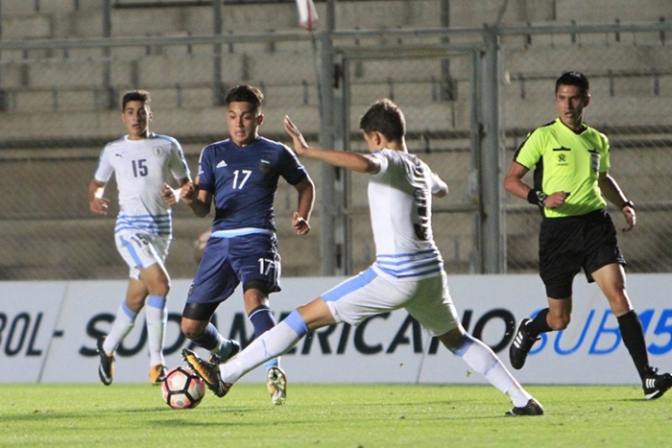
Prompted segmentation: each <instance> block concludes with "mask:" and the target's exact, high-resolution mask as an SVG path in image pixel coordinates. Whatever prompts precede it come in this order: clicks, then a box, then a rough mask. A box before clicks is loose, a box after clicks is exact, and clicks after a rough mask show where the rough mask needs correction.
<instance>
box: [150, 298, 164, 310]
mask: <svg viewBox="0 0 672 448" xmlns="http://www.w3.org/2000/svg"><path fill="white" fill-rule="evenodd" d="M166 302H167V299H166V298H165V297H161V296H152V295H150V296H149V298H148V299H147V305H148V306H151V307H154V308H158V309H160V310H162V309H164V308H165V307H166Z"/></svg>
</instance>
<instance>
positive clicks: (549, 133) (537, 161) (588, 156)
mask: <svg viewBox="0 0 672 448" xmlns="http://www.w3.org/2000/svg"><path fill="white" fill-rule="evenodd" d="M513 160H514V161H515V162H517V163H519V164H521V165H523V166H524V167H525V168H527V169H529V170H534V188H536V189H539V190H541V191H543V192H544V193H546V194H547V195H550V194H553V193H556V192H558V191H564V192H565V193H569V197H567V199H566V201H565V203H564V204H563V205H562V206H561V207H558V208H555V209H550V208H544V216H546V217H547V218H560V217H566V216H579V215H585V214H586V213H590V212H592V211H594V210H599V209H602V208H604V207H605V206H606V205H607V203H606V201H605V200H604V199H603V198H602V194H601V192H600V188H599V187H598V184H597V179H598V176H599V173H603V172H606V171H608V170H609V140H608V139H607V137H606V136H605V135H604V134H602V133H601V132H598V131H597V130H595V129H593V128H591V127H590V126H587V125H586V124H583V126H582V130H581V131H580V132H575V131H573V130H572V129H570V128H568V127H567V126H565V125H564V124H563V123H562V121H561V120H560V118H557V119H555V121H552V122H551V123H548V124H547V125H544V126H541V127H539V128H537V129H535V130H534V131H532V132H531V133H530V134H528V136H527V138H526V139H525V141H524V142H523V143H522V144H521V145H520V147H518V149H517V150H516V154H515V156H514V159H513Z"/></svg>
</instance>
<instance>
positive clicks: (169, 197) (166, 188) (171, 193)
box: [161, 182, 180, 205]
mask: <svg viewBox="0 0 672 448" xmlns="http://www.w3.org/2000/svg"><path fill="white" fill-rule="evenodd" d="M161 197H162V198H163V201H164V202H165V203H166V204H167V205H175V204H177V203H178V202H180V196H179V195H178V194H177V191H176V190H173V189H172V188H171V187H170V185H168V184H167V183H165V182H164V183H163V189H162V190H161Z"/></svg>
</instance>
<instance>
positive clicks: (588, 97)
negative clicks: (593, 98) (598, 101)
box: [583, 93, 590, 107]
mask: <svg viewBox="0 0 672 448" xmlns="http://www.w3.org/2000/svg"><path fill="white" fill-rule="evenodd" d="M589 104H590V93H586V99H585V101H584V103H583V107H587V106H588V105H589Z"/></svg>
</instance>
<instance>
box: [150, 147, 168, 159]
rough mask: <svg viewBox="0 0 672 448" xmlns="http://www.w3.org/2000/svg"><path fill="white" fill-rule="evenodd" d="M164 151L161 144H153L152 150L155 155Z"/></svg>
mask: <svg viewBox="0 0 672 448" xmlns="http://www.w3.org/2000/svg"><path fill="white" fill-rule="evenodd" d="M164 151H165V149H164V148H163V146H153V147H152V152H153V153H154V155H155V156H156V157H161V156H162V155H163V152H164Z"/></svg>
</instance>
